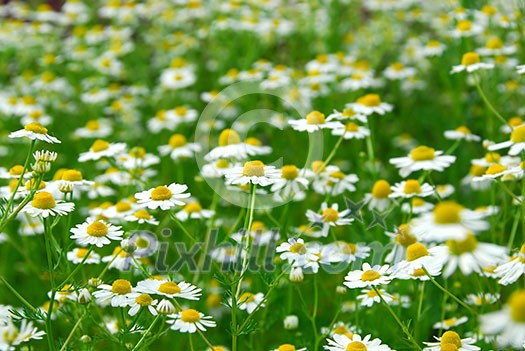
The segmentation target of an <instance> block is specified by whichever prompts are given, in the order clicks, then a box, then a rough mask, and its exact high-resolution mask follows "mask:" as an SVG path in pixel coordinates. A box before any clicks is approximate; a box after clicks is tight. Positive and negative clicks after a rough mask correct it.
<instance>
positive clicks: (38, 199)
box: [31, 191, 56, 210]
mask: <svg viewBox="0 0 525 351" xmlns="http://www.w3.org/2000/svg"><path fill="white" fill-rule="evenodd" d="M31 205H32V206H33V207H34V208H38V209H40V210H49V209H50V208H55V206H56V202H55V198H54V197H53V195H51V193H48V192H46V191H42V192H39V193H37V194H35V197H33V201H31Z"/></svg>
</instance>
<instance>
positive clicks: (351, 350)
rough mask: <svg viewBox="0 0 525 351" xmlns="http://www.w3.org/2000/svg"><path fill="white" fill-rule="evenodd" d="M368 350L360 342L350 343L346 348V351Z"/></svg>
mask: <svg viewBox="0 0 525 351" xmlns="http://www.w3.org/2000/svg"><path fill="white" fill-rule="evenodd" d="M366 350H368V348H367V347H366V345H365V344H363V343H362V342H360V341H352V342H351V343H349V344H348V345H347V346H346V351H366Z"/></svg>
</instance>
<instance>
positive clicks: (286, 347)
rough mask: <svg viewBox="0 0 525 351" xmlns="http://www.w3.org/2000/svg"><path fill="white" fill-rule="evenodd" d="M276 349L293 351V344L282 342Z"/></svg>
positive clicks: (278, 350)
mask: <svg viewBox="0 0 525 351" xmlns="http://www.w3.org/2000/svg"><path fill="white" fill-rule="evenodd" d="M277 351H295V346H293V345H290V344H282V345H281V346H279V347H278V348H277Z"/></svg>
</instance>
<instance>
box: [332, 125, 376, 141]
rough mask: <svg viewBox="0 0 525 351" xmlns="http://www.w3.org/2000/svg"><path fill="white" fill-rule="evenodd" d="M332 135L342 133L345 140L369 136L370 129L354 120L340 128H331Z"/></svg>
mask: <svg viewBox="0 0 525 351" xmlns="http://www.w3.org/2000/svg"><path fill="white" fill-rule="evenodd" d="M332 135H338V136H341V135H344V136H343V138H344V139H345V140H348V139H364V138H366V137H368V136H370V129H368V128H366V127H363V126H360V125H357V124H355V123H354V122H348V123H347V124H346V125H345V126H343V127H342V128H335V129H332Z"/></svg>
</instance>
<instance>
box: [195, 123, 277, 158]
mask: <svg viewBox="0 0 525 351" xmlns="http://www.w3.org/2000/svg"><path fill="white" fill-rule="evenodd" d="M268 153H269V149H268V148H264V147H261V146H259V145H251V144H249V143H247V142H242V141H241V137H240V136H239V134H238V133H237V132H236V131H234V130H233V129H225V130H223V131H222V132H221V134H220V135H219V145H218V146H216V147H215V148H213V149H212V150H211V151H210V152H208V153H207V154H206V155H205V156H204V159H205V160H206V161H208V162H210V161H217V160H219V159H231V158H234V159H236V160H243V159H246V158H248V156H257V155H265V154H268Z"/></svg>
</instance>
